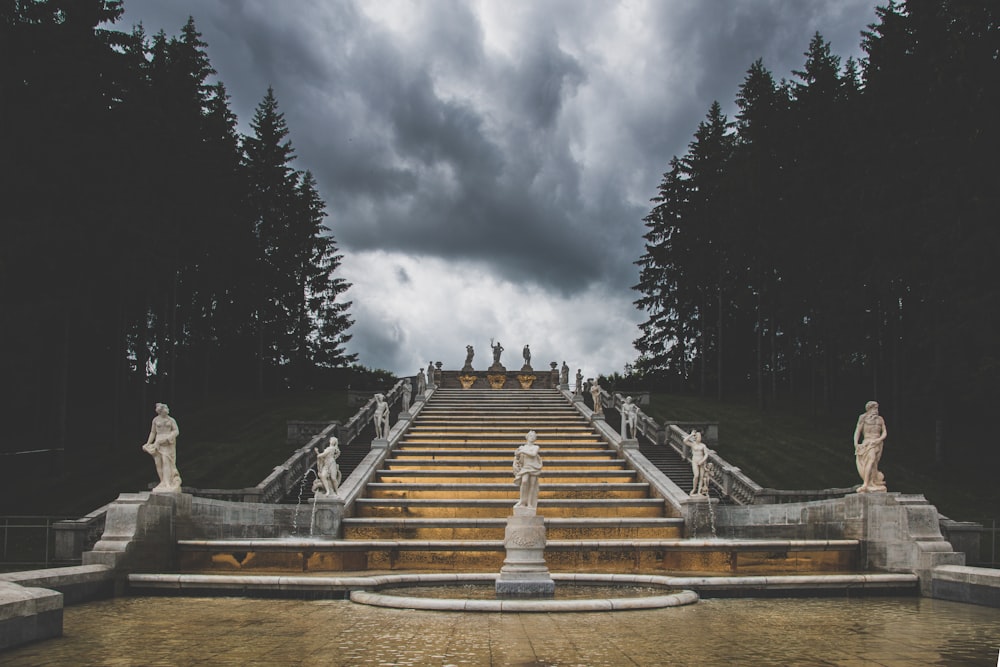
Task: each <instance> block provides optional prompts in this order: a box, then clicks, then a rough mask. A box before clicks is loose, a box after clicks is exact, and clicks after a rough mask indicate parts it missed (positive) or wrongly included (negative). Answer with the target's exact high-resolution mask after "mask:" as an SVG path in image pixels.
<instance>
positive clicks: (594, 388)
mask: <svg viewBox="0 0 1000 667" xmlns="http://www.w3.org/2000/svg"><path fill="white" fill-rule="evenodd" d="M590 396H591V398H593V399H594V414H595V415H603V414H604V404H603V403H602V402H601V385H599V384H597V378H594V379H593V380H591V381H590Z"/></svg>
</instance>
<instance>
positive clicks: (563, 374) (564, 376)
mask: <svg viewBox="0 0 1000 667" xmlns="http://www.w3.org/2000/svg"><path fill="white" fill-rule="evenodd" d="M559 384H561V385H563V386H565V387H568V386H569V366H567V365H566V362H565V361H564V362H562V368H560V369H559Z"/></svg>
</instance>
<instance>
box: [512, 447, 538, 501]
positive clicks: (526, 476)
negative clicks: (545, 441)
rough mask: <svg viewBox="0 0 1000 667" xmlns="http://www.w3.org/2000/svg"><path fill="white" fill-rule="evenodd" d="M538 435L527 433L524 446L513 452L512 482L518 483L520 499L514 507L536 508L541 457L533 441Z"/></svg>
mask: <svg viewBox="0 0 1000 667" xmlns="http://www.w3.org/2000/svg"><path fill="white" fill-rule="evenodd" d="M537 439H538V435H537V434H536V433H535V432H534V431H528V433H527V434H526V435H525V436H524V444H523V445H521V446H520V447H518V448H517V451H516V452H514V466H513V467H514V480H515V481H517V482H518V483H520V485H521V489H520V498H519V500H518V501H517V504H516V505H514V507H525V508H537V507H538V484H539V481H538V478H539V476H540V475H541V474H542V457H541V455H540V453H539V448H538V445H536V444H535V441H536V440H537Z"/></svg>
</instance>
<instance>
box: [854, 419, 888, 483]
mask: <svg viewBox="0 0 1000 667" xmlns="http://www.w3.org/2000/svg"><path fill="white" fill-rule="evenodd" d="M887 435H889V431H888V430H887V429H886V427H885V420H884V419H882V417H881V416H880V415H879V413H878V402H877V401H868V402H867V403H865V412H864V414H862V415H861V416H860V417H858V425H857V426H856V427H855V429H854V439H853V442H852V444H853V445H854V456H855V459H856V464H857V467H858V474H859V475H860V476H861V486H860V487H859V488H858V493H868V492H871V491H885V490H886V486H885V475H883V474H882V472H881V471H880V470H879V469H878V464H879V461H881V460H882V447H883V443H884V442H885V438H886V436H887ZM858 438H861V442H860V443H859V442H858Z"/></svg>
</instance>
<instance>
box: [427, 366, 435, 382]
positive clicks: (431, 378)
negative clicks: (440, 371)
mask: <svg viewBox="0 0 1000 667" xmlns="http://www.w3.org/2000/svg"><path fill="white" fill-rule="evenodd" d="M427 384H434V362H433V361H428V362H427Z"/></svg>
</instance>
